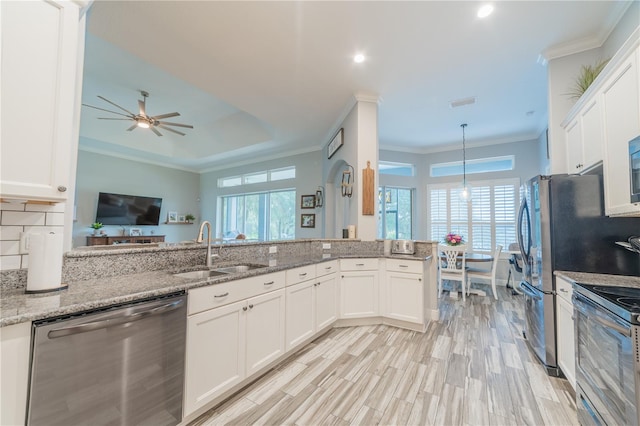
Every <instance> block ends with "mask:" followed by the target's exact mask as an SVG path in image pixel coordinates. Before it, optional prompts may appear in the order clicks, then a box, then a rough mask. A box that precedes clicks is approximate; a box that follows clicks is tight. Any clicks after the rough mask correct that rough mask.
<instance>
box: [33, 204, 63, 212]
mask: <svg viewBox="0 0 640 426" xmlns="http://www.w3.org/2000/svg"><path fill="white" fill-rule="evenodd" d="M64 208H65V204H64V203H57V204H27V206H26V209H25V210H26V211H28V212H47V213H50V212H57V213H64Z"/></svg>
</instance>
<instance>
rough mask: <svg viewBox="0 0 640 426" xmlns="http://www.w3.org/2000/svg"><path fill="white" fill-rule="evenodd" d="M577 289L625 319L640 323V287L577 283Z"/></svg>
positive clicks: (632, 322)
mask: <svg viewBox="0 0 640 426" xmlns="http://www.w3.org/2000/svg"><path fill="white" fill-rule="evenodd" d="M575 290H576V291H578V292H579V293H581V294H583V295H584V296H586V297H588V298H589V299H591V300H593V301H594V302H596V303H598V304H599V305H601V306H603V307H604V308H606V309H607V310H609V311H610V312H612V313H613V314H615V315H617V316H619V317H620V318H622V319H624V320H625V321H627V322H630V323H631V324H636V325H640V288H635V287H613V286H603V285H592V284H580V283H577V286H576V287H575Z"/></svg>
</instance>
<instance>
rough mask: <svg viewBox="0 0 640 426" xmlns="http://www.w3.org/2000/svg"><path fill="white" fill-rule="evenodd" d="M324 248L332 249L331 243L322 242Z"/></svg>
mask: <svg viewBox="0 0 640 426" xmlns="http://www.w3.org/2000/svg"><path fill="white" fill-rule="evenodd" d="M322 250H331V243H322Z"/></svg>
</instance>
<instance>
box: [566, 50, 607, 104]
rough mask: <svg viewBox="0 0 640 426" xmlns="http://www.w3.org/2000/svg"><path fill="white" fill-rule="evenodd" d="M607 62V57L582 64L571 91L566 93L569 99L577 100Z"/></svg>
mask: <svg viewBox="0 0 640 426" xmlns="http://www.w3.org/2000/svg"><path fill="white" fill-rule="evenodd" d="M608 63H609V59H605V60H603V61H600V62H598V63H596V64H595V65H583V66H582V67H581V68H580V73H579V74H578V75H577V76H576V78H575V81H574V82H573V86H572V87H571V89H570V90H571V91H570V92H569V93H567V96H569V98H570V99H573V100H576V101H577V100H578V99H580V97H581V96H582V94H583V93H584V92H586V91H587V89H588V88H589V86H591V83H593V81H594V80H595V79H596V77H597V76H598V74H600V72H601V71H602V70H603V69H604V67H605V66H606V65H607V64H608Z"/></svg>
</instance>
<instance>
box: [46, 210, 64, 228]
mask: <svg viewBox="0 0 640 426" xmlns="http://www.w3.org/2000/svg"><path fill="white" fill-rule="evenodd" d="M45 225H47V226H64V213H50V212H47V213H46V217H45Z"/></svg>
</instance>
